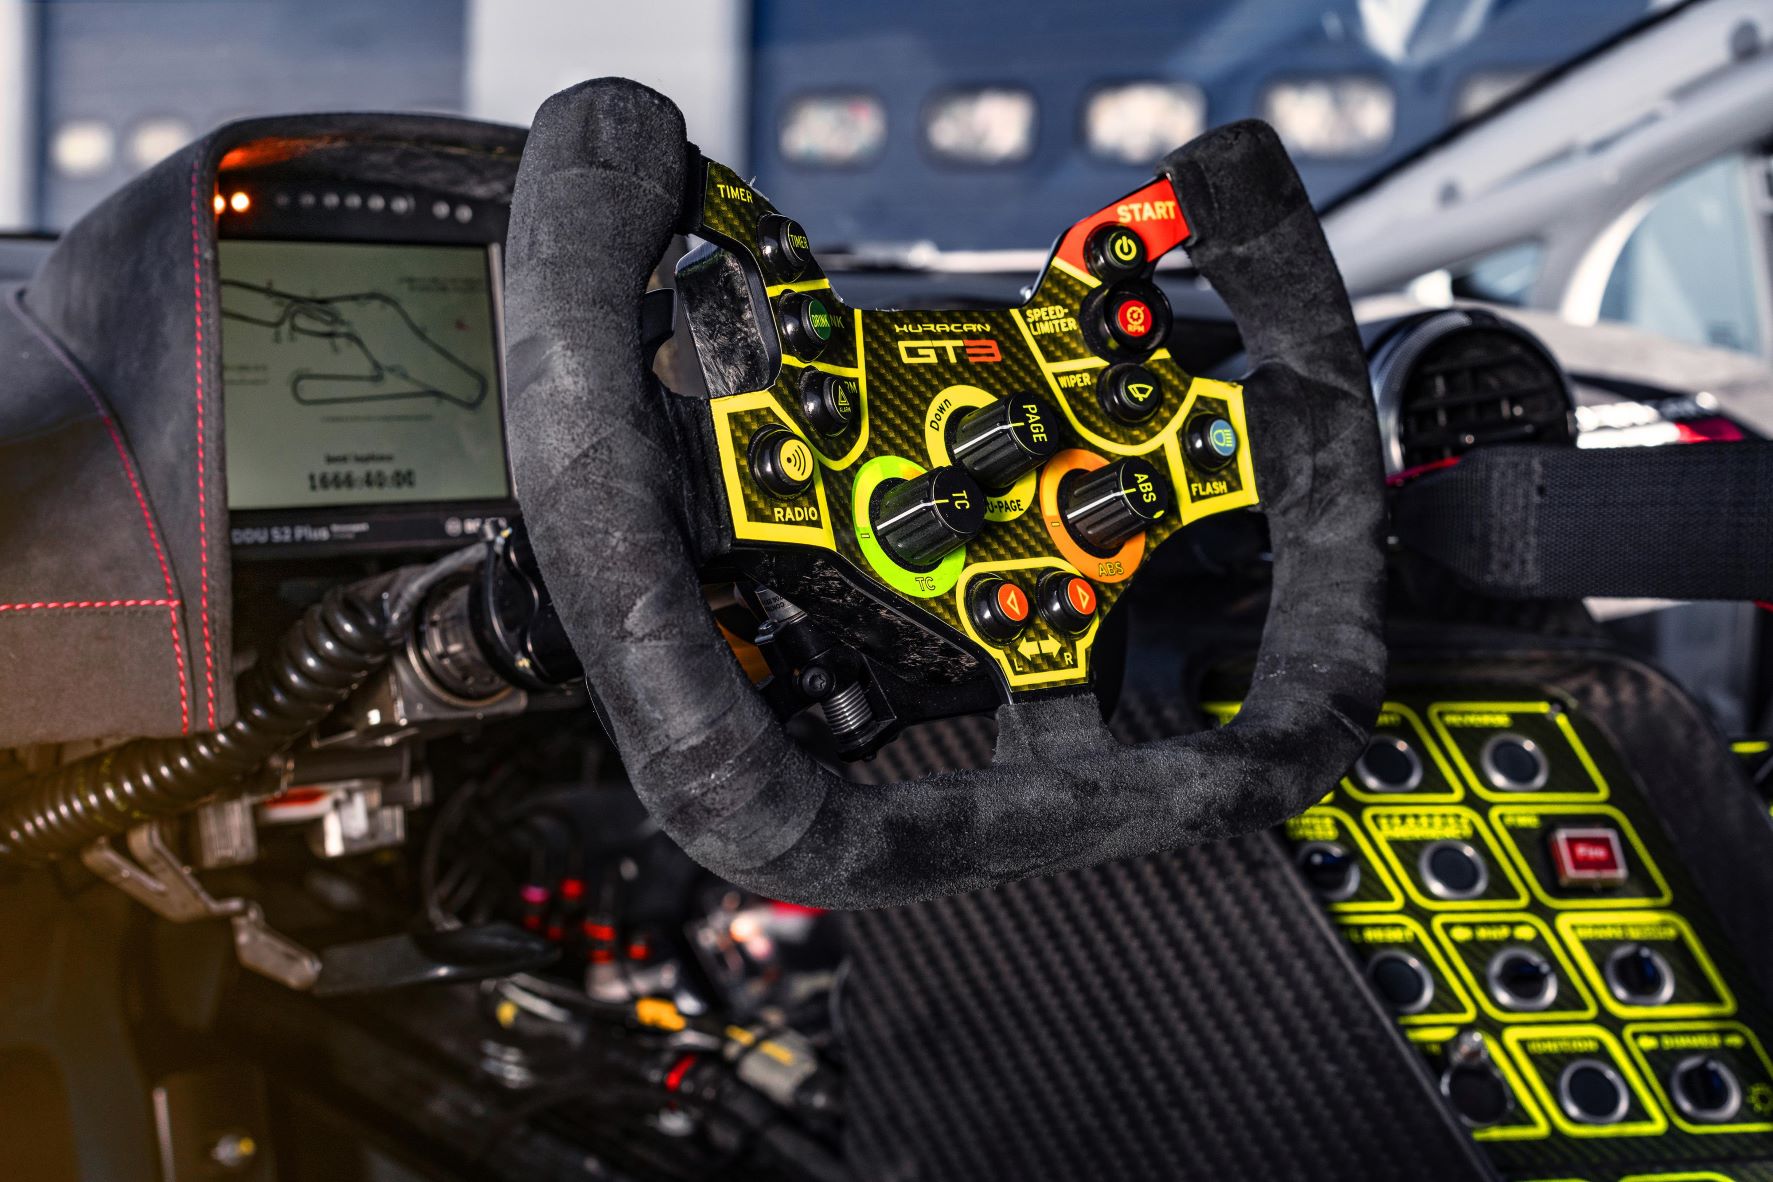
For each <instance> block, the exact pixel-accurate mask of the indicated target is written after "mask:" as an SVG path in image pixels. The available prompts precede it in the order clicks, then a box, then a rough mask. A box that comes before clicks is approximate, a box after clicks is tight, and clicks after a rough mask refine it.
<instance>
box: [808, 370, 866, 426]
mask: <svg viewBox="0 0 1773 1182" xmlns="http://www.w3.org/2000/svg"><path fill="white" fill-rule="evenodd" d="M860 404H861V390H860V388H859V387H858V386H857V385H856V379H854V378H845V377H839V376H838V375H837V374H834V373H826V372H825V371H824V370H819V369H809V370H807V371H806V373H804V374H802V375H801V379H800V412H801V413H802V414H804V415H805V416H806V418H807V422H809V423H811V424H812V425H813V428H814V429H815V430H817V431H818V432H819V434H821V435H842V434H843V433H844V432H845V431H848V430H849V429H850V427H851V426H853V425H854V424H855V421H856V408H857V407H858V406H859V405H860Z"/></svg>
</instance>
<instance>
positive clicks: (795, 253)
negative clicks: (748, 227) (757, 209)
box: [757, 213, 813, 283]
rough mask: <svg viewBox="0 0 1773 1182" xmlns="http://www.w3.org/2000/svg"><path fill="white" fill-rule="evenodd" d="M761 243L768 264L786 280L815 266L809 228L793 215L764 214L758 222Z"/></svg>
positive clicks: (758, 242)
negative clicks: (808, 232) (802, 227)
mask: <svg viewBox="0 0 1773 1182" xmlns="http://www.w3.org/2000/svg"><path fill="white" fill-rule="evenodd" d="M757 244H758V246H759V247H760V248H762V250H763V261H764V262H765V264H767V265H768V266H769V267H770V269H771V270H773V271H774V272H775V273H776V274H778V275H780V276H781V277H782V280H783V282H786V283H792V282H794V281H795V280H796V279H799V278H800V277H801V276H802V275H804V274H806V271H807V268H808V267H810V266H812V265H813V248H812V244H811V243H810V242H808V241H807V237H806V231H805V230H803V229H801V227H800V223H799V222H797V221H795V220H794V219H793V218H786V217H783V216H782V215H781V214H779V213H766V214H764V215H763V218H762V219H761V220H760V221H759V222H758V224H757Z"/></svg>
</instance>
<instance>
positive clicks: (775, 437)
mask: <svg viewBox="0 0 1773 1182" xmlns="http://www.w3.org/2000/svg"><path fill="white" fill-rule="evenodd" d="M746 459H747V460H749V461H750V463H751V475H753V476H755V477H756V478H757V483H759V484H761V485H762V486H763V489H764V491H765V492H767V493H769V494H770V495H771V496H775V497H798V496H799V495H800V494H801V493H803V492H805V491H806V490H807V489H808V488H809V487H810V486H811V485H812V483H813V449H812V448H810V447H808V446H807V443H806V440H804V439H802V438H801V437H800V436H798V435H796V434H795V433H794V432H792V431H790V430H788V429H787V428H786V427H775V426H770V427H762V428H759V429H758V431H757V433H756V434H755V435H753V436H752V437H751V445H750V446H749V447H748V448H746Z"/></svg>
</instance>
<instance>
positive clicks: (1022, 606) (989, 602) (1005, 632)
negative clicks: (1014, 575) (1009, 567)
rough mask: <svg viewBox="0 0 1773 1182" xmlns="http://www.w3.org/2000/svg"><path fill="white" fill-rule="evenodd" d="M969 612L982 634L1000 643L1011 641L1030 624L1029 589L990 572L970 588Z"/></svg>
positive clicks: (975, 581)
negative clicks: (1025, 589)
mask: <svg viewBox="0 0 1773 1182" xmlns="http://www.w3.org/2000/svg"><path fill="white" fill-rule="evenodd" d="M967 612H968V614H969V615H971V616H972V619H973V627H975V628H977V629H978V630H979V635H981V636H983V637H985V638H986V639H988V640H995V641H998V642H999V643H1003V642H1007V641H1011V640H1014V639H1016V637H1018V636H1020V635H1021V634H1022V629H1023V628H1025V627H1027V626H1028V616H1029V613H1030V605H1029V602H1028V592H1026V591H1024V590H1022V588H1021V587H1019V586H1017V585H1016V584H1015V583H1012V582H1010V581H1009V580H1008V579H1000V578H998V577H997V576H995V575H987V576H985V577H984V578H981V579H975V580H973V585H972V586H971V587H970V588H968V590H967Z"/></svg>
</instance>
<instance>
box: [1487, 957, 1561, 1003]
mask: <svg viewBox="0 0 1773 1182" xmlns="http://www.w3.org/2000/svg"><path fill="white" fill-rule="evenodd" d="M1484 975H1485V977H1486V978H1487V979H1488V984H1489V986H1490V996H1491V997H1493V998H1495V999H1496V1004H1497V1005H1499V1006H1501V1007H1502V1008H1503V1009H1506V1010H1522V1011H1528V1012H1531V1011H1536V1010H1547V1009H1550V1008H1551V1006H1552V1003H1553V1002H1555V1001H1556V1000H1557V996H1558V974H1557V970H1556V969H1554V968H1553V967H1552V965H1551V962H1550V961H1549V960H1547V959H1546V958H1545V957H1544V956H1542V955H1540V954H1539V953H1538V952H1536V951H1534V950H1533V949H1531V948H1504V949H1503V950H1502V951H1500V952H1498V953H1497V954H1496V955H1495V956H1492V957H1491V958H1490V966H1489V968H1488V969H1487V970H1486V971H1485V974H1484Z"/></svg>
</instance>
